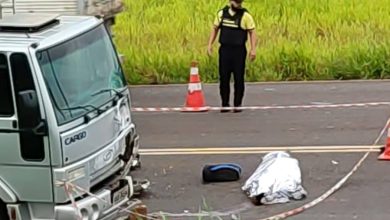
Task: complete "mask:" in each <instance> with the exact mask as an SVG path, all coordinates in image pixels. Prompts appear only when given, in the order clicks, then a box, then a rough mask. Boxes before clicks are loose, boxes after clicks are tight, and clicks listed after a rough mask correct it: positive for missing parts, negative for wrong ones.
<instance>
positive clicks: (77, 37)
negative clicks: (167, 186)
mask: <svg viewBox="0 0 390 220" xmlns="http://www.w3.org/2000/svg"><path fill="white" fill-rule="evenodd" d="M130 109H131V98H130V93H129V90H128V87H127V83H126V79H125V76H124V73H123V70H122V67H121V63H120V61H119V58H118V54H117V51H116V48H115V46H114V44H113V42H112V39H111V36H110V34H109V32H108V30H107V28H106V26H105V25H104V21H103V20H102V19H98V18H96V17H93V16H64V15H61V16H59V15H53V14H15V15H13V16H7V17H5V18H4V19H3V20H0V219H1V220H16V219H17V220H30V219H33V220H34V219H36V220H38V219H40V220H41V219H45V220H47V219H56V220H57V219H66V220H69V219H93V220H95V219H113V218H114V217H115V216H117V215H120V211H118V210H117V208H118V207H122V209H123V208H127V206H130V205H131V198H132V195H133V180H132V178H131V176H130V174H129V171H130V169H131V168H132V167H137V166H138V165H139V154H138V147H139V143H138V140H139V137H138V134H137V132H136V127H135V124H134V123H133V120H132V115H131V112H130ZM69 184H71V185H72V186H77V187H79V188H78V189H79V190H75V188H74V187H67V186H69ZM72 189H73V190H72ZM80 189H83V190H80ZM92 195H93V196H92Z"/></svg>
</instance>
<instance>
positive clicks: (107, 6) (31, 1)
mask: <svg viewBox="0 0 390 220" xmlns="http://www.w3.org/2000/svg"><path fill="white" fill-rule="evenodd" d="M123 8H124V4H123V0H0V18H2V17H3V16H7V15H9V14H15V13H18V14H19V13H55V14H60V15H92V16H100V17H103V18H104V22H105V24H106V26H107V27H108V29H109V31H110V33H111V26H112V25H113V24H114V23H115V17H116V15H117V14H118V13H120V12H122V11H123Z"/></svg>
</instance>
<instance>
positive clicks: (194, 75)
mask: <svg viewBox="0 0 390 220" xmlns="http://www.w3.org/2000/svg"><path fill="white" fill-rule="evenodd" d="M205 105H206V102H205V99H204V96H203V92H202V83H201V81H200V76H199V68H198V63H197V62H196V61H193V62H192V63H191V72H190V82H189V83H188V94H187V99H186V104H185V108H184V109H183V111H185V112H204V111H207V110H208V107H206V106H205Z"/></svg>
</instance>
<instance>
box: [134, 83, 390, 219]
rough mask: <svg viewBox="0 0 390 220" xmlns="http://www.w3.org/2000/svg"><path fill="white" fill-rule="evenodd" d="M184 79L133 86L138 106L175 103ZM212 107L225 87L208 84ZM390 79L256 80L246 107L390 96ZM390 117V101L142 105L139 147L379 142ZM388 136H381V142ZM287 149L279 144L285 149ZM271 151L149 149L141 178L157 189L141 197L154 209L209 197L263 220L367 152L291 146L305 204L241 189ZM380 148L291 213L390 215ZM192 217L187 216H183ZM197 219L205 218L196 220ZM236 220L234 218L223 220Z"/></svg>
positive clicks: (195, 204)
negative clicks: (223, 171)
mask: <svg viewBox="0 0 390 220" xmlns="http://www.w3.org/2000/svg"><path fill="white" fill-rule="evenodd" d="M186 89H187V88H186V85H172V86H141V87H131V88H130V91H131V94H132V102H133V107H177V106H182V105H183V103H184V101H185V97H186V92H187V91H186ZM203 91H204V94H205V98H206V102H207V105H210V106H219V96H218V86H217V85H204V90H203ZM389 94H390V81H368V82H363V81H361V82H325V83H270V84H250V85H249V84H248V85H247V90H246V96H245V103H244V105H245V106H275V105H285V106H288V105H318V104H340V103H362V102H388V101H390V95H389ZM389 115H390V106H376V107H351V108H345V107H344V108H323V109H317V108H316V109H273V110H255V111H249V110H247V111H244V112H242V113H224V114H221V113H219V112H217V111H213V112H207V113H178V112H169V113H150V112H149V113H148V112H134V113H133V117H134V120H135V122H136V125H137V129H138V132H139V133H140V136H141V148H142V149H148V150H154V149H164V148H177V149H188V148H201V149H206V148H211V147H212V148H229V147H231V148H240V147H282V148H283V147H288V146H290V147H302V146H318V147H324V148H326V147H328V146H340V145H343V146H344V145H347V146H355V145H367V146H369V145H372V144H373V143H374V140H375V139H376V138H377V136H378V134H379V132H380V131H381V129H382V128H383V126H384V125H385V123H386V121H387V119H388V117H389ZM383 143H384V139H383V138H382V139H381V141H380V142H379V145H381V144H383ZM282 148H281V149H282ZM263 155H264V154H255V153H253V154H241V153H237V154H223V153H219V154H217V155H215V154H207V155H165V156H142V168H141V169H140V170H138V171H136V172H134V176H135V177H139V178H148V179H150V180H151V181H152V186H151V189H150V191H149V192H147V193H146V194H145V195H144V196H143V197H142V200H143V201H144V202H145V203H146V204H147V205H148V207H149V211H151V212H153V211H166V212H174V213H182V212H184V211H188V212H197V211H199V208H200V207H201V206H202V204H203V201H205V203H206V204H207V207H208V208H210V209H211V210H225V211H226V210H233V209H234V208H237V207H239V208H240V207H241V208H244V209H245V210H244V211H242V212H241V213H240V216H241V219H261V218H265V217H269V216H271V215H273V214H278V213H279V212H282V211H287V210H289V209H292V208H296V207H299V206H300V205H303V204H305V203H307V202H309V201H311V200H313V199H315V198H316V197H318V196H320V195H321V194H322V193H324V192H325V191H326V190H328V189H329V188H331V187H332V186H333V185H334V184H335V183H336V182H337V181H338V180H340V179H341V178H342V177H343V176H345V175H346V174H347V173H348V172H349V170H350V169H351V168H352V167H353V165H354V164H355V163H356V162H357V161H358V160H359V159H360V158H361V156H362V155H363V153H339V152H338V153H335V152H326V153H293V154H292V156H294V157H296V158H297V159H299V161H300V166H301V169H302V175H303V185H304V187H305V189H306V190H307V191H308V193H309V196H308V198H306V199H305V200H303V201H299V202H291V203H288V204H280V205H272V206H253V205H252V204H251V203H250V201H249V200H248V198H247V197H246V196H245V195H244V194H243V193H242V192H241V190H240V188H241V186H242V185H243V184H244V182H245V180H246V179H247V178H248V177H249V176H250V175H251V174H252V172H253V171H254V170H255V169H256V167H257V166H258V165H259V164H260V162H261V157H262V156H263ZM377 156H378V153H376V152H375V153H372V154H371V155H370V156H369V158H368V160H367V161H365V163H364V164H363V166H362V167H361V168H360V169H359V170H358V171H357V172H356V173H355V175H354V176H352V178H351V179H350V180H349V181H348V182H347V183H346V184H345V185H344V186H343V187H342V188H341V189H340V190H339V191H337V192H336V193H335V194H334V195H332V196H331V197H330V198H328V199H326V200H325V201H324V202H322V203H320V204H319V205H317V206H316V207H314V208H312V209H309V210H307V211H305V212H304V213H302V214H300V215H298V216H295V217H292V218H291V219H308V220H309V219H370V220H382V219H389V218H390V209H388V204H387V203H388V200H389V199H388V198H390V190H388V189H387V188H388V186H389V185H390V184H389V180H390V177H388V176H387V175H386V174H387V170H388V169H390V161H389V162H379V161H377V159H376V157H377ZM219 162H234V163H238V164H240V165H241V166H242V168H243V174H242V178H241V179H240V180H239V181H237V182H231V183H222V184H207V185H205V184H203V183H202V180H201V170H202V167H203V166H204V165H205V164H210V163H219ZM177 219H187V218H183V217H180V218H177ZM188 219H197V218H188ZM223 219H230V218H223Z"/></svg>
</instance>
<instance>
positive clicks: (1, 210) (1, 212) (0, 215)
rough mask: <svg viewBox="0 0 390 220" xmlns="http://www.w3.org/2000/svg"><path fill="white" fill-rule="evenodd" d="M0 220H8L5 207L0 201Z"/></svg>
mask: <svg viewBox="0 0 390 220" xmlns="http://www.w3.org/2000/svg"><path fill="white" fill-rule="evenodd" d="M0 219H1V220H9V216H8V213H7V206H6V205H5V203H4V202H2V201H1V200H0Z"/></svg>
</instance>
